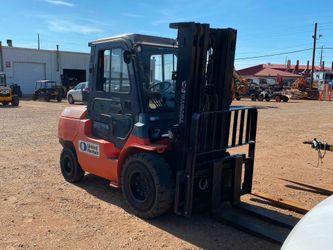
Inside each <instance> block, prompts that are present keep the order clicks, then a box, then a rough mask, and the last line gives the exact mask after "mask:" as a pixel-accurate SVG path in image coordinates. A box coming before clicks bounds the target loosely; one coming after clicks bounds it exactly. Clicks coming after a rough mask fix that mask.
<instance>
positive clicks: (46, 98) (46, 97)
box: [44, 94, 51, 102]
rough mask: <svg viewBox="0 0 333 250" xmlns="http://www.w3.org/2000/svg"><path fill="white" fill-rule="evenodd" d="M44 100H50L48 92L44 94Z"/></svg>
mask: <svg viewBox="0 0 333 250" xmlns="http://www.w3.org/2000/svg"><path fill="white" fill-rule="evenodd" d="M44 100H45V101H46V102H49V101H50V100H51V96H50V95H49V94H47V95H45V97H44Z"/></svg>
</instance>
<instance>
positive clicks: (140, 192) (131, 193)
mask: <svg viewBox="0 0 333 250" xmlns="http://www.w3.org/2000/svg"><path fill="white" fill-rule="evenodd" d="M121 183H122V191H123V195H124V198H125V200H126V202H127V203H128V205H129V206H130V208H131V210H132V211H133V213H134V214H136V215H137V216H139V217H141V218H145V219H152V218H155V217H157V216H159V215H162V214H164V213H165V212H167V211H168V210H169V209H170V208H171V206H172V204H173V200H174V187H175V184H174V175H173V173H172V171H171V169H170V167H169V165H168V163H167V162H166V161H165V159H164V158H163V157H162V156H160V155H158V154H153V153H138V154H134V155H132V156H130V157H129V158H128V159H127V160H126V162H125V164H124V166H123V169H122V173H121Z"/></svg>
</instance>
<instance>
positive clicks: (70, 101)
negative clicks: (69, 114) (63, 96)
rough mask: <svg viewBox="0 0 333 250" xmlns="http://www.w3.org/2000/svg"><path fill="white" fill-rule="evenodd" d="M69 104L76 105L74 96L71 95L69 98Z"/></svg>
mask: <svg viewBox="0 0 333 250" xmlns="http://www.w3.org/2000/svg"><path fill="white" fill-rule="evenodd" d="M68 103H69V104H74V103H75V101H74V98H73V96H72V95H69V96H68Z"/></svg>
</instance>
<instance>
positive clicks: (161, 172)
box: [58, 22, 296, 243]
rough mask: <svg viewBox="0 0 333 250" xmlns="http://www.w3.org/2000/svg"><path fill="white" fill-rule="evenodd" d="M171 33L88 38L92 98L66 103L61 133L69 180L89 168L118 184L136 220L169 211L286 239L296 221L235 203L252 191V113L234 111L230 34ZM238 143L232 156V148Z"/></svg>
mask: <svg viewBox="0 0 333 250" xmlns="http://www.w3.org/2000/svg"><path fill="white" fill-rule="evenodd" d="M170 27H171V28H174V29H177V30H178V36H177V39H169V38H162V37H154V36H147V35H139V34H132V35H123V36H118V37H112V38H106V39H101V40H97V41H94V42H91V43H90V44H89V46H90V47H91V60H90V79H89V83H90V84H89V93H90V95H89V100H88V102H87V108H86V107H83V106H81V107H67V108H66V109H65V110H64V111H63V113H62V114H61V117H60V121H59V131H58V137H59V141H60V143H61V145H62V146H63V150H62V152H61V157H60V166H61V171H62V174H63V176H64V178H65V180H67V181H69V182H78V181H81V180H82V178H83V177H84V174H85V172H89V173H92V174H94V175H97V176H100V177H102V178H105V179H108V180H110V186H112V187H115V188H121V189H122V192H123V196H124V198H125V200H126V201H127V203H128V205H129V207H130V209H131V211H132V212H133V213H134V214H136V215H137V216H139V217H141V218H146V219H151V218H154V217H157V216H160V215H162V214H164V213H166V212H167V211H169V210H170V209H171V208H173V211H174V213H176V214H178V215H184V216H188V217H189V216H191V214H192V212H194V211H207V210H209V211H210V212H211V214H212V216H213V217H214V218H216V219H218V220H221V221H224V222H227V223H229V224H231V225H233V226H236V227H237V228H240V229H242V230H246V231H249V232H251V233H254V234H256V235H260V236H262V237H265V238H267V239H270V240H272V241H274V242H278V243H282V242H283V241H284V239H285V237H286V236H287V234H288V232H289V231H290V229H291V228H292V227H293V226H294V225H295V223H296V222H295V221H294V220H291V219H290V218H284V217H278V216H277V214H275V213H273V212H272V211H268V210H266V209H263V208H260V207H257V206H253V205H250V204H248V203H244V202H243V201H241V196H243V195H246V194H250V193H251V190H252V178H253V167H254V155H255V143H256V128H257V110H256V109H255V108H251V107H231V106H230V104H231V101H232V76H233V68H234V56H235V46H236V30H234V29H231V28H227V29H215V28H210V26H209V25H208V24H201V23H194V22H188V23H173V24H170ZM240 146H243V147H242V148H245V149H244V152H243V153H242V154H234V155H231V154H230V153H229V152H228V151H229V149H231V148H235V147H240Z"/></svg>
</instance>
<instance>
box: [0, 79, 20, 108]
mask: <svg viewBox="0 0 333 250" xmlns="http://www.w3.org/2000/svg"><path fill="white" fill-rule="evenodd" d="M0 102H1V103H2V105H8V104H9V103H11V104H12V106H18V105H19V103H20V99H19V96H18V95H17V94H16V93H14V92H13V90H12V88H10V87H8V86H7V79H6V74H5V73H3V72H0Z"/></svg>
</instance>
